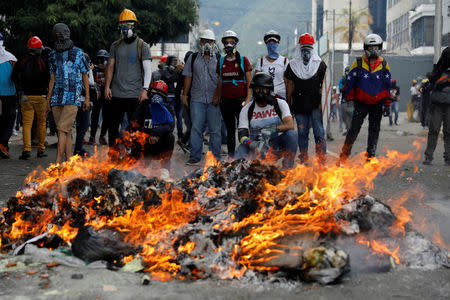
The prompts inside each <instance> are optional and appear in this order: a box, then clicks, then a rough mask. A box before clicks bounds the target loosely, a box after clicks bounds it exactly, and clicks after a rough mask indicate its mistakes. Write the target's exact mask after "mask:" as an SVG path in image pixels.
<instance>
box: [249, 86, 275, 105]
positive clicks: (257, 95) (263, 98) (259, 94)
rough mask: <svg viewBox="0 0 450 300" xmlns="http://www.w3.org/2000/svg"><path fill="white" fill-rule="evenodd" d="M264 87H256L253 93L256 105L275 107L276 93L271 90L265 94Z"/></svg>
mask: <svg viewBox="0 0 450 300" xmlns="http://www.w3.org/2000/svg"><path fill="white" fill-rule="evenodd" d="M264 89H267V88H263V87H254V88H253V91H252V96H253V99H255V101H256V103H258V104H261V105H266V104H269V105H273V103H274V101H275V93H274V92H273V91H271V90H269V89H267V93H266V92H264Z"/></svg>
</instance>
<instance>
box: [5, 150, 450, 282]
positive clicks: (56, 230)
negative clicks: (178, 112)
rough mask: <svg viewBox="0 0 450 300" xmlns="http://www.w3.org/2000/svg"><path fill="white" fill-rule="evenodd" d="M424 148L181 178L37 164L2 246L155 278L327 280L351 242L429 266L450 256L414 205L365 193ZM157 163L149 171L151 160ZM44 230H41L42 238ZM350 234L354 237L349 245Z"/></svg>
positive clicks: (340, 269)
mask: <svg viewBox="0 0 450 300" xmlns="http://www.w3.org/2000/svg"><path fill="white" fill-rule="evenodd" d="M414 155H415V154H411V153H408V154H401V153H398V152H395V151H393V152H389V153H388V154H387V156H386V157H381V158H380V159H379V161H372V162H371V163H369V164H362V163H361V164H358V163H356V162H354V163H352V164H349V165H347V166H344V167H334V166H333V167H329V168H325V169H324V168H320V167H319V166H315V165H313V166H304V165H298V166H297V167H296V168H295V169H293V170H290V171H283V172H281V171H280V170H279V169H278V168H277V166H275V165H272V164H266V163H264V162H261V161H259V160H255V161H243V160H236V161H233V162H231V163H224V164H221V163H218V162H216V161H214V159H213V158H212V156H211V155H208V161H207V163H206V164H205V167H204V168H203V169H199V170H198V171H196V172H194V173H192V174H190V175H187V176H185V177H184V178H182V179H180V180H177V181H164V180H160V179H158V178H154V177H151V176H144V175H143V174H144V172H143V171H142V168H140V167H139V165H138V164H137V163H136V162H128V163H123V162H122V163H112V162H111V161H109V160H107V159H106V156H105V155H102V153H97V154H96V155H95V156H93V157H91V158H87V159H83V160H81V159H79V158H77V157H74V158H72V159H71V160H70V161H68V162H66V163H64V164H62V165H61V166H51V167H49V168H48V169H47V170H40V171H35V172H34V173H33V174H31V175H30V176H29V177H28V178H27V180H26V182H25V187H24V188H23V189H22V190H21V191H19V192H17V195H16V196H15V197H12V198H10V199H9V201H8V203H7V208H5V209H4V210H3V213H2V216H1V217H0V232H1V233H2V239H1V244H0V246H1V248H2V250H3V251H4V252H6V251H10V250H13V249H16V251H15V252H16V253H18V252H20V250H21V249H22V248H23V245H24V244H26V243H29V242H30V239H32V238H34V240H32V241H33V243H34V244H36V245H38V246H39V247H46V248H51V249H56V248H58V247H70V248H71V253H72V255H74V256H76V257H78V258H80V259H82V260H83V261H86V262H93V261H97V260H103V261H107V262H108V265H109V267H111V268H114V267H120V266H123V265H126V264H127V263H129V262H130V261H132V260H135V259H140V260H141V261H142V263H143V265H144V271H145V272H148V273H149V275H150V277H151V278H152V279H155V280H172V279H184V278H189V279H208V278H210V279H226V278H242V277H248V278H261V279H262V280H264V279H271V278H272V279H273V278H277V277H278V278H286V279H289V280H299V279H300V280H304V281H314V282H320V283H323V284H328V283H332V282H335V281H337V280H338V279H340V278H341V277H342V276H343V275H344V274H345V273H347V272H348V271H349V270H350V255H349V254H348V252H347V251H346V249H344V248H345V247H342V245H346V244H349V243H351V242H353V243H355V244H356V245H359V247H367V248H369V250H370V251H371V252H372V253H374V254H377V256H378V257H384V258H387V259H388V260H391V261H392V264H394V265H395V264H402V265H406V266H411V267H419V268H437V267H441V266H448V265H449V262H448V256H447V253H446V251H445V250H443V249H441V248H440V247H438V246H437V245H435V244H433V243H432V242H430V241H429V240H427V239H425V238H424V237H423V236H422V235H420V234H419V233H417V232H416V231H414V230H412V229H411V228H409V226H408V222H409V221H410V220H411V216H410V213H409V211H407V210H406V209H405V208H403V207H402V206H401V205H395V203H394V205H392V208H391V207H389V206H387V205H385V204H383V203H382V202H380V201H379V200H377V199H374V198H372V197H370V196H368V195H365V194H366V191H368V190H370V189H371V188H372V181H373V179H374V178H375V177H376V176H377V175H378V174H379V173H383V172H385V171H386V170H388V169H392V168H395V167H398V166H400V165H401V164H402V163H403V162H404V161H406V160H408V159H412V158H414ZM147 171H148V170H147ZM38 236H39V237H42V238H36V237H38ZM342 241H345V242H344V243H343V242H342Z"/></svg>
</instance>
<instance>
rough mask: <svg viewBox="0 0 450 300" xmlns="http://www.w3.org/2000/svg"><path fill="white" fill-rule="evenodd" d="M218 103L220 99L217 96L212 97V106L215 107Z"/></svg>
mask: <svg viewBox="0 0 450 300" xmlns="http://www.w3.org/2000/svg"><path fill="white" fill-rule="evenodd" d="M219 103H220V98H219V96H217V95H214V96H213V100H212V105H214V106H216V105H218V104H219Z"/></svg>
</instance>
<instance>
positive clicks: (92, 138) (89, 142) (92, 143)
mask: <svg viewBox="0 0 450 300" xmlns="http://www.w3.org/2000/svg"><path fill="white" fill-rule="evenodd" d="M87 144H88V145H94V144H95V137H93V136H91V137H90V138H89V141H88V142H87Z"/></svg>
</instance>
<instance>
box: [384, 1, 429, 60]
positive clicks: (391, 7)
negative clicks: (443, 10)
mask: <svg viewBox="0 0 450 300" xmlns="http://www.w3.org/2000/svg"><path fill="white" fill-rule="evenodd" d="M433 3H434V0H387V3H386V5H387V10H386V24H387V26H386V41H387V50H388V52H391V53H394V54H398V55H410V54H411V26H410V19H409V15H410V13H411V11H413V10H415V9H416V8H417V7H419V6H420V5H422V4H433ZM433 7H434V6H433ZM423 12H424V13H425V10H423ZM423 16H426V15H423ZM419 18H420V17H419ZM433 23H434V22H433Z"/></svg>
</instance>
